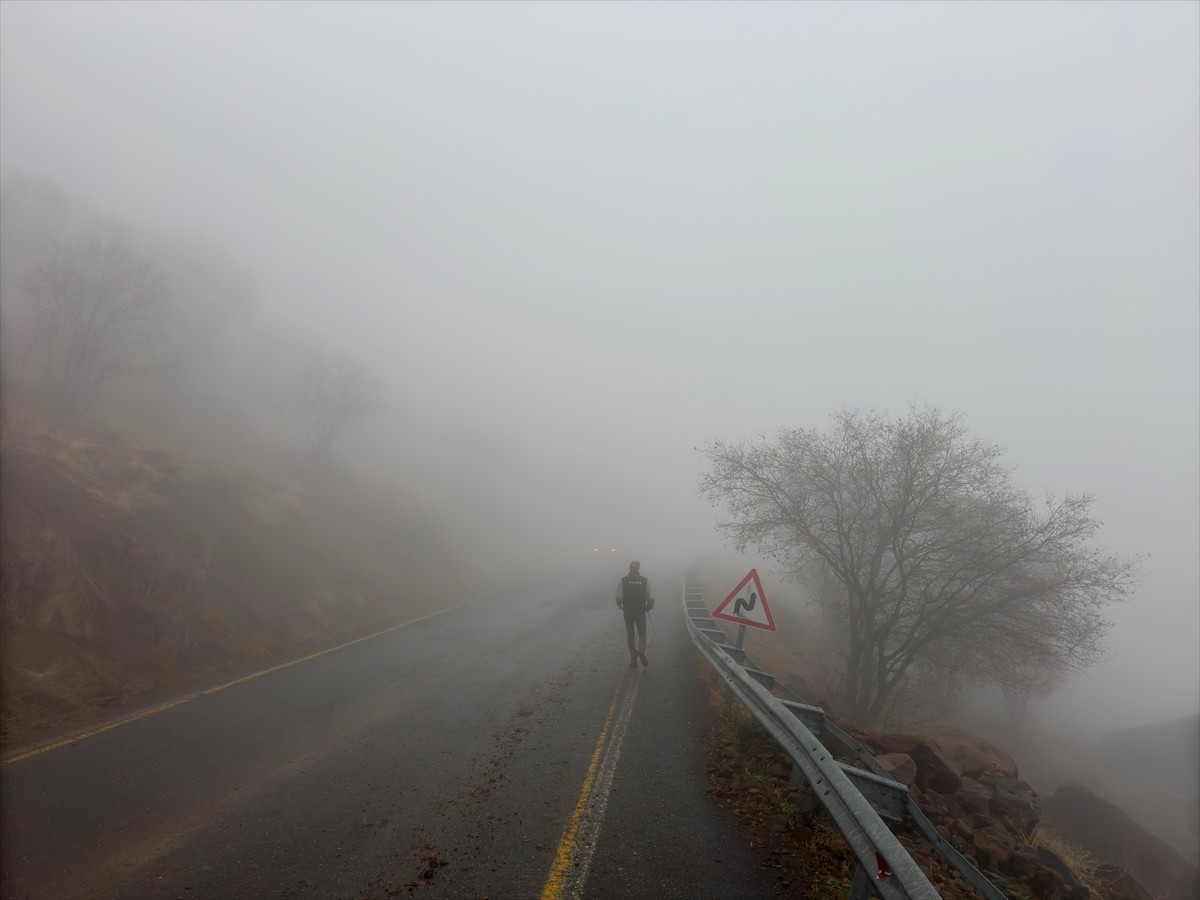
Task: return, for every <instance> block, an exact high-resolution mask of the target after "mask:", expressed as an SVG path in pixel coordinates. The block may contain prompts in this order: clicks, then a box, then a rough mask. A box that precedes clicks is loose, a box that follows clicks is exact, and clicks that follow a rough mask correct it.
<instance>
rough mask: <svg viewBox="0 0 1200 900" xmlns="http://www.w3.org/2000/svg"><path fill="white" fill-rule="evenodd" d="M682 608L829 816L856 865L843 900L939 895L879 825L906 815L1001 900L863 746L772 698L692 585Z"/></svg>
mask: <svg viewBox="0 0 1200 900" xmlns="http://www.w3.org/2000/svg"><path fill="white" fill-rule="evenodd" d="M683 607H684V614H685V615H684V618H685V619H686V621H687V625H688V633H689V634H690V635H691V637H692V641H693V643H695V645H696V647H697V648H699V650H700V652H701V654H702V655H703V656H704V657H705V658H706V659H707V660H708V661H709V664H710V665H712V667H713V669H714V670H715V671H716V673H717V674H718V675H719V676H720V677H721V678H722V679H723V680H724V681H725V683H726V684H727V685H728V686H729V688H730V691H731V692H732V693H733V694H734V695H736V696H737V697H738V699H740V700H741V701H742V703H743V704H744V705H745V706H746V709H747V710H748V711H749V712H750V714H751V715H752V716H753V717H754V718H755V720H756V721H757V722H758V723H759V724H760V725H762V726H763V727H764V728H765V729H766V730H767V731H768V732H769V733H770V734H771V736H772V737H773V738H775V741H776V742H777V743H778V744H779V745H780V747H782V748H783V749H784V750H785V751H786V752H787V753H788V755H789V756H791V757H792V761H793V763H794V764H795V765H794V767H793V769H792V784H793V785H797V786H798V785H800V784H803V783H805V782H807V783H808V784H809V785H810V786H811V788H812V791H811V796H812V797H814V798H815V799H816V801H818V802H819V803H820V805H821V806H823V807H824V808H825V810H826V811H827V812H828V813H829V816H830V818H831V819H832V820H833V822H834V824H835V825H836V826H837V828H838V830H839V831H841V833H842V836H843V837H844V838H845V840H846V843H847V844H848V845H849V847H850V849H851V851H852V852H853V853H854V856H855V858H856V859H857V860H858V866H857V868H856V869H855V872H854V880H853V882H852V883H851V886H850V893H849V900H865V898H867V897H869V896H870V894H871V891H872V889H874V890H875V891H877V892H878V893H879V895H880V896H882V897H883V898H884V900H937V898H940V895H939V894H938V892H937V891H936V890H935V889H934V887H933V885H932V884H930V882H929V879H928V878H926V877H925V873H924V872H922V871H921V868H920V867H919V866H918V865H917V863H916V862H915V861H914V860H913V858H912V857H911V856H909V854H908V851H907V850H906V849H905V848H904V846H903V845H902V844H901V843H900V842H899V840H897V839H896V836H895V835H894V834H892V832H891V829H890V828H888V826H887V825H886V824H884V822H883V819H884V818H886V819H890V820H892V821H900V820H901V819H903V818H904V817H905V816H907V817H909V818H911V819H912V820H913V822H914V824H915V825H916V826H917V827H918V828H919V829H920V830H921V832H922V833H923V834H924V835H925V837H926V838H927V839H928V840H929V841H930V843H931V844H932V845H933V846H934V848H935V849H936V850H937V851H938V852H940V853H941V854H942V856H943V857H944V858H945V859H946V860H947V862H949V863H950V864H951V865H953V866H954V867H955V868H956V869H958V871H959V872H960V873H962V875H963V876H964V877H965V878H966V879H967V881H969V882H970V883H971V884H972V885H973V886H974V887H975V888H976V889H978V890H979V891H980V893H982V894H983V895H984V896H985V897H986V898H988V900H1005V897H1004V894H1002V893H1001V892H1000V891H999V890H998V889H997V888H996V887H995V885H993V884H992V883H991V882H990V881H988V879H987V878H986V877H984V875H983V874H982V873H981V872H979V871H978V870H977V869H976V868H975V867H974V866H972V865H971V864H970V862H968V861H967V859H966V858H965V857H964V856H963V855H962V854H961V853H959V852H958V851H957V850H956V849H955V848H954V847H953V846H952V845H951V844H950V843H949V842H948V841H946V840H945V839H944V838H943V837H942V836H941V835H940V834H938V832H937V829H936V828H934V826H933V824H932V823H931V822H930V821H929V819H928V818H926V817H925V814H924V813H922V812H921V810H920V808H919V807H918V806H917V805H916V803H915V802H914V801H913V799H912V797H911V795H910V794H909V792H908V788H907V787H906V786H905V785H903V784H901V783H900V782H898V781H896V780H895V779H894V778H892V776H891V774H890V773H889V772H888V771H887V770H886V769H884V768H883V766H882V765H880V764H879V762H878V761H877V760H876V759H875V757H874V756H872V755H871V753H870V751H869V750H868V749H867V748H866V747H864V746H863V745H862V744H861V743H860V742H859V741H857V740H855V739H854V738H853V737H851V736H850V735H849V734H847V733H846V732H845V731H843V730H842V729H841V728H839V727H838V726H837V725H835V724H834V723H832V722H830V721H829V720H828V718H827V717H826V716H825V711H824V710H822V709H820V708H819V707H816V706H810V705H808V704H806V703H802V702H797V701H793V700H785V699H782V698H779V697H776V696H775V695H774V694H772V693H771V691H772V689H773V688H775V687H776V685H775V679H774V677H772V676H771V675H770V674H768V673H766V672H761V671H759V670H757V669H754V668H752V667H748V665H747V664H748V662H749V658H748V657H747V655H746V652H745V650H743V649H742V648H741V647H735V646H733V645H732V644H729V643H727V641H728V638H727V637H726V635H725V632H724V631H722V630H720V629H719V628H718V627H717V623H716V621H715V620H713V619H712V618H711V617H710V616H709V613H708V608H707V605H706V604H705V602H704V599H703V594H702V592H701V590H700V588H699V587H698V586H696V585H695V584H693V583H691V582H684V586H683ZM787 693H791V692H790V691H788V692H787ZM822 733H824V734H826V735H828V736H829V738H831V739H832V740H833V741H835V742H836V743H838V744H840V745H842V747H843V748H844V749H845V750H846V751H847V752H848V753H851V754H853V755H856V756H857V757H858V758H859V760H860V761H861V762H862V763H863V765H865V766H866V767H867V768H866V769H859V768H857V767H854V766H849V765H846V764H845V763H840V762H838V761H836V760H835V759H834V758H833V756H832V754H831V753H830V751H829V750H828V749H827V748H826V747H825V745H824V744H822V743H821V741H820V740H818V739H817V737H816V735H817V734H822ZM814 808H815V806H814ZM872 872H874V873H875V874H874V875H872V874H871V873H872Z"/></svg>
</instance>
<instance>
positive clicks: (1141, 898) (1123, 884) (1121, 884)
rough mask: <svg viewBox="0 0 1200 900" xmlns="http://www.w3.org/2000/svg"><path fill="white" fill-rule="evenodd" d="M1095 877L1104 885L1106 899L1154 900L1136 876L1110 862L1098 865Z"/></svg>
mask: <svg viewBox="0 0 1200 900" xmlns="http://www.w3.org/2000/svg"><path fill="white" fill-rule="evenodd" d="M1095 878H1096V880H1097V881H1098V882H1100V884H1102V885H1104V896H1105V897H1106V898H1107V900H1154V898H1153V897H1152V896H1151V895H1150V892H1149V891H1148V890H1146V889H1145V888H1144V887H1142V886H1141V884H1140V883H1139V882H1138V880H1137V879H1136V878H1134V877H1133V876H1132V875H1130V874H1129V873H1128V872H1126V871H1125V870H1124V869H1123V868H1121V867H1120V866H1114V865H1113V864H1112V863H1105V864H1104V865H1102V866H1098V867H1097V868H1096V872H1095Z"/></svg>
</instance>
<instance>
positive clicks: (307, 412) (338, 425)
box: [289, 357, 383, 461]
mask: <svg viewBox="0 0 1200 900" xmlns="http://www.w3.org/2000/svg"><path fill="white" fill-rule="evenodd" d="M289 408H290V410H291V411H292V412H293V414H294V415H295V416H296V417H298V418H299V419H300V420H301V421H302V422H303V423H304V426H305V428H306V429H307V431H308V437H309V440H310V441H311V443H312V448H313V451H314V452H315V453H316V455H317V458H318V459H320V460H322V461H327V460H328V459H329V457H330V454H331V452H332V450H333V444H334V441H336V440H337V439H338V436H339V435H340V434H341V433H342V430H343V429H344V428H345V427H346V425H347V424H348V423H350V422H351V421H353V420H354V419H359V418H362V417H364V416H368V415H372V414H374V413H377V412H380V411H381V410H382V409H383V401H382V399H381V398H380V397H379V394H378V391H377V390H376V388H375V386H374V385H373V384H371V383H370V381H369V380H368V379H367V377H366V376H365V375H364V373H363V370H362V369H361V368H359V367H358V366H354V365H351V364H350V363H347V362H345V361H344V360H338V361H336V362H334V363H332V364H330V363H328V362H326V361H325V360H324V359H321V358H319V357H318V358H315V359H312V360H310V361H309V362H308V363H306V364H305V365H304V366H303V367H302V368H301V369H300V372H299V373H298V375H297V376H296V379H295V381H294V382H293V383H292V387H291V403H290V404H289Z"/></svg>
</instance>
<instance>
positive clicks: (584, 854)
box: [562, 670, 642, 900]
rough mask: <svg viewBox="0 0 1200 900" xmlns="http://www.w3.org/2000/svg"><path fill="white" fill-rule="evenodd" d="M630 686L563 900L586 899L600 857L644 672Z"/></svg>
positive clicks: (581, 829)
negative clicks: (615, 778)
mask: <svg viewBox="0 0 1200 900" xmlns="http://www.w3.org/2000/svg"><path fill="white" fill-rule="evenodd" d="M630 674H631V675H633V677H632V678H631V679H630V682H629V686H628V688H627V689H626V691H625V696H624V697H622V698H621V704H620V706H619V707H618V709H617V715H616V717H615V719H614V721H613V727H612V732H611V733H610V734H609V736H608V743H607V744H606V745H605V747H604V756H603V758H602V760H601V762H600V769H599V770H598V771H597V773H596V780H595V781H593V782H592V790H591V792H590V793H589V794H588V799H587V807H586V809H585V810H584V813H583V819H582V820H581V821H580V823H579V831H578V833H577V834H576V836H575V848H574V850H573V851H572V853H571V866H570V867H569V868H568V870H567V876H566V884H564V885H563V890H562V896H563V897H570V898H571V900H579V898H580V897H582V896H583V886H584V885H585V884H587V877H588V871H589V870H590V869H591V866H592V857H593V856H594V855H595V853H596V844H597V842H598V841H599V840H600V828H601V826H602V825H603V824H604V813H605V810H607V809H608V795H609V793H610V792H611V791H612V781H613V774H614V773H615V772H616V770H617V760H619V759H620V758H621V746H622V744H624V742H625V732H626V730H627V729H628V727H629V719H630V717H631V716H632V714H633V704H634V701H635V700H636V699H637V692H638V685H639V684H641V680H642V679H641V674H642V673H641V671H640V670H639V671H637V672H636V673H630Z"/></svg>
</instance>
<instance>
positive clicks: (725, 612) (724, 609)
mask: <svg viewBox="0 0 1200 900" xmlns="http://www.w3.org/2000/svg"><path fill="white" fill-rule="evenodd" d="M713 618H714V619H725V620H727V621H729V622H737V623H738V624H739V625H749V626H750V627H751V628H761V629H763V631H774V630H775V617H774V616H772V615H771V607H769V606H767V595H766V594H764V593H763V588H762V582H761V581H759V579H758V569H751V570H750V573H749V574H748V575H747V576H746V577H745V578H743V579H742V583H741V584H739V585H738V586H737V587H735V588H734V589H733V593H732V594H730V595H729V596H728V597H726V598H725V601H724V602H723V603H722V604H721V605H720V606H718V607H717V608H716V609H715V610H713ZM739 646H741V645H740V644H739Z"/></svg>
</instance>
